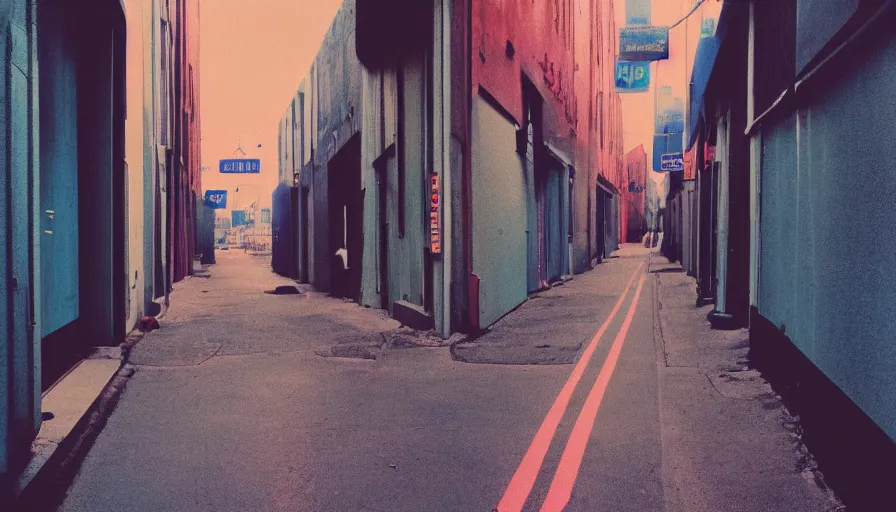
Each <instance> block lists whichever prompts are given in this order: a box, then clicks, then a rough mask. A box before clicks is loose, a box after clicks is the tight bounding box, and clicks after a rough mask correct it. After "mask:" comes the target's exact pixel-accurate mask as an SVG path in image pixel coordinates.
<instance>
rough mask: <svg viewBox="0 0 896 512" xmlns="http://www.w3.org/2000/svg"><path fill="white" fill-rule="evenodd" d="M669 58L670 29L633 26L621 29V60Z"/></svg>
mask: <svg viewBox="0 0 896 512" xmlns="http://www.w3.org/2000/svg"><path fill="white" fill-rule="evenodd" d="M668 58H669V27H649V26H633V27H623V28H621V29H619V60H623V61H642V60H665V59H668Z"/></svg>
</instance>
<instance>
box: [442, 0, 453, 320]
mask: <svg viewBox="0 0 896 512" xmlns="http://www.w3.org/2000/svg"><path fill="white" fill-rule="evenodd" d="M441 22H442V38H441V39H442V48H441V50H442V70H441V79H442V109H441V110H442V119H441V121H442V169H441V171H442V176H441V178H442V197H441V200H440V205H441V207H442V218H441V223H442V272H443V274H442V276H443V277H442V331H443V334H444V335H446V336H447V335H449V334H450V333H451V331H452V326H451V283H452V279H451V272H452V268H451V258H452V251H451V248H452V238H451V237H452V235H451V224H452V218H453V217H452V210H451V203H452V201H451V197H452V196H451V72H450V70H451V0H442V19H441Z"/></svg>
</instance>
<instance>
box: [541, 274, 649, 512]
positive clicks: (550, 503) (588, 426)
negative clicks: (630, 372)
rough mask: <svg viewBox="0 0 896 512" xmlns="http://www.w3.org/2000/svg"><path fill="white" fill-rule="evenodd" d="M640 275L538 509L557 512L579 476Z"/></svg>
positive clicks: (634, 305)
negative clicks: (626, 312)
mask: <svg viewBox="0 0 896 512" xmlns="http://www.w3.org/2000/svg"><path fill="white" fill-rule="evenodd" d="M644 279H645V278H644V276H641V280H640V281H639V282H638V291H636V292H635V298H634V299H633V300H632V303H631V305H630V306H629V308H628V314H626V315H625V320H624V321H623V322H622V327H621V328H620V329H619V334H617V335H616V339H614V340H613V345H612V346H611V347H610V353H609V354H608V355H607V360H606V361H604V365H603V367H601V369H600V374H598V376H597V380H596V381H595V382H594V386H593V387H592V388H591V392H590V393H588V398H587V399H586V400H585V405H584V406H582V411H581V412H580V413H579V417H578V419H577V420H576V424H575V426H573V428H572V434H570V436H569V441H567V443H566V448H565V449H564V450H563V455H562V456H561V457H560V464H559V465H558V466H557V472H556V473H554V480H553V481H552V482H551V487H550V489H548V495H547V497H546V498H545V500H544V504H543V505H542V506H541V512H560V511H562V510H563V508H564V507H566V505H567V503H569V499H570V497H571V496H572V488H573V486H574V485H575V483H576V478H577V477H578V476H579V467H580V466H581V465H582V457H584V456H585V448H586V446H587V444H588V438H589V437H591V430H592V428H593V427H594V420H595V419H596V418H597V410H598V409H599V408H600V403H601V401H602V400H603V398H604V393H605V392H606V391H607V385H608V384H609V383H610V377H612V376H613V370H614V369H615V368H616V362H617V361H618V360H619V353H620V352H622V345H623V344H625V337H626V334H628V328H629V326H631V324H632V318H633V317H634V316H635V309H637V307H638V298H639V297H640V296H641V288H642V287H643V286H644Z"/></svg>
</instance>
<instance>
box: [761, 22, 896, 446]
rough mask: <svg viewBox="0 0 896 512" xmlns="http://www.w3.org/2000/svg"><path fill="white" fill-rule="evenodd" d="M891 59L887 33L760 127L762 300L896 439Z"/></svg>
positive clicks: (891, 39) (894, 90)
mask: <svg viewBox="0 0 896 512" xmlns="http://www.w3.org/2000/svg"><path fill="white" fill-rule="evenodd" d="M894 61H896V34H894V32H893V31H889V32H887V33H886V35H885V36H882V37H880V38H878V41H877V42H876V43H875V44H873V45H867V46H863V55H862V56H861V57H859V58H857V59H855V60H853V61H852V62H851V63H850V64H848V65H847V66H846V67H847V68H848V72H845V73H843V72H837V73H836V74H834V73H831V74H829V76H830V78H829V79H828V81H827V84H826V85H827V86H826V87H823V88H822V89H821V90H819V91H818V94H817V96H816V97H814V98H813V99H812V100H811V101H809V102H808V104H807V105H805V107H804V108H801V109H800V110H799V112H798V113H797V114H796V115H793V116H790V117H789V118H787V119H785V120H783V121H780V122H777V123H774V124H767V125H764V126H763V128H762V160H761V180H760V185H761V198H762V203H761V212H760V215H761V221H760V248H761V249H760V261H759V294H758V303H759V304H758V308H759V312H760V313H761V314H762V315H763V316H765V317H766V318H768V319H769V320H770V321H771V322H772V323H774V324H775V325H776V326H778V327H779V328H786V331H785V333H786V335H787V336H788V337H790V339H791V340H792V341H793V343H794V344H795V345H796V346H797V347H798V348H799V349H800V350H801V351H802V352H803V353H804V354H805V355H806V356H807V357H808V358H809V359H810V360H811V361H812V362H813V363H814V364H815V365H816V366H817V367H818V368H819V369H820V370H821V371H822V372H824V374H825V375H827V377H828V378H830V379H831V380H832V381H833V382H834V383H835V384H836V385H837V386H838V387H840V389H842V390H843V391H844V392H845V393H846V394H847V395H848V396H849V397H850V398H851V399H852V400H853V401H854V402H855V403H856V404H857V405H858V406H859V407H861V408H862V410H864V411H865V413H866V414H868V416H870V417H871V418H872V419H873V420H874V421H875V422H876V423H877V424H878V425H880V427H881V428H882V429H883V430H884V431H885V432H886V433H887V434H889V436H890V437H891V438H892V439H894V440H896V401H894V400H893V399H892V397H893V396H896V373H894V372H893V365H892V363H893V361H894V360H896V344H894V343H893V342H892V333H893V331H894V329H896V316H894V315H893V313H892V303H893V301H892V298H893V290H894V289H896V273H893V272H892V268H891V267H892V265H891V264H892V261H893V254H894V252H896V240H894V238H893V237H892V236H889V233H890V232H891V231H892V226H893V224H894V222H896V213H894V211H893V208H892V204H893V198H894V197H896V180H894V179H893V174H892V165H891V163H890V162H889V161H888V160H887V159H886V158H882V157H881V155H887V154H889V152H890V151H891V149H892V148H893V147H894V145H896V136H894V132H893V130H892V126H891V125H892V121H893V116H892V109H891V110H887V109H886V108H884V107H883V105H892V98H893V97H894V96H896V84H894V83H893V81H892V80H890V79H889V76H888V73H885V72H882V71H883V70H887V69H889V68H890V67H891V66H892V62H894ZM856 172H859V174H856ZM857 176H858V177H857Z"/></svg>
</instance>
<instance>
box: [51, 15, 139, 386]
mask: <svg viewBox="0 0 896 512" xmlns="http://www.w3.org/2000/svg"><path fill="white" fill-rule="evenodd" d="M88 4H89V7H86V8H85V6H79V7H73V6H70V5H69V3H68V2H63V1H61V0H47V1H42V2H40V3H39V4H38V24H39V26H38V32H39V34H40V37H38V48H37V51H38V62H39V66H40V69H39V74H40V76H41V81H40V88H39V89H38V90H39V101H40V161H41V168H40V175H41V176H40V201H41V204H40V215H41V221H40V222H41V227H40V241H39V243H40V248H41V260H40V267H41V277H40V290H41V325H40V331H41V336H42V347H41V355H42V358H41V361H42V381H43V382H42V384H43V386H44V388H46V387H47V386H48V385H50V384H52V382H54V381H55V380H56V379H57V378H59V377H61V376H62V374H63V373H64V372H65V371H67V369H68V368H69V367H70V366H71V364H73V363H75V362H77V360H78V359H79V358H80V356H81V355H82V354H83V351H84V350H85V349H86V348H87V347H91V346H97V345H115V344H118V343H120V341H121V339H122V338H123V336H124V334H125V325H124V324H125V309H124V308H125V303H126V298H125V294H126V285H125V279H126V278H125V275H126V273H127V269H126V262H125V260H126V253H125V250H126V245H125V244H126V237H125V222H126V219H125V208H124V198H125V197H126V195H127V194H126V190H125V165H124V137H123V134H124V50H125V46H124V17H123V13H122V11H121V10H120V6H119V5H118V4H117V3H107V2H89V3H88ZM87 27H89V29H88V28H87Z"/></svg>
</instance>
